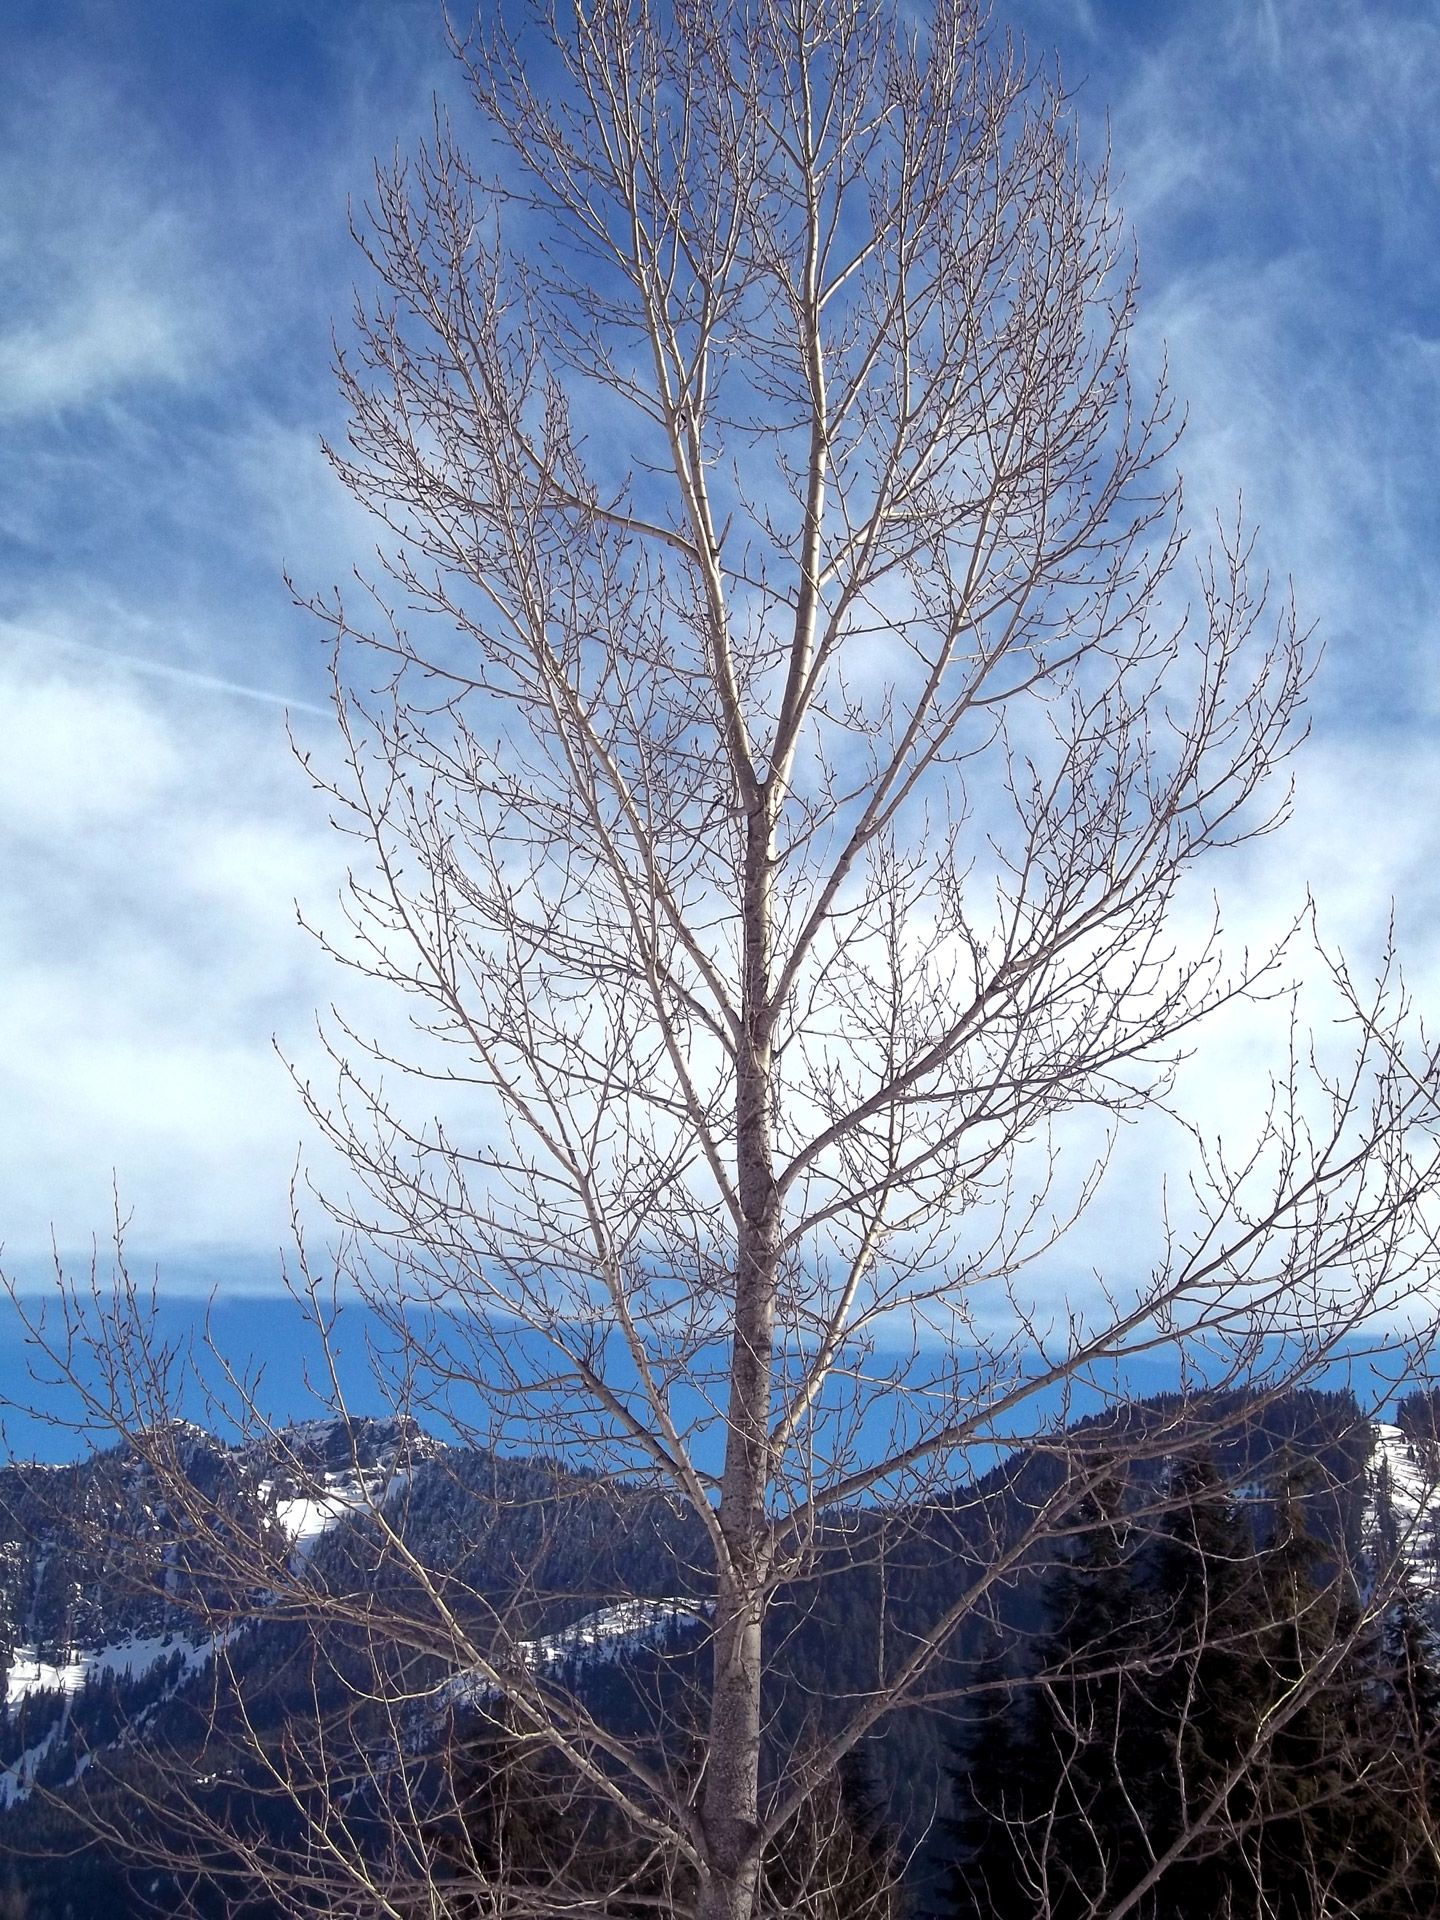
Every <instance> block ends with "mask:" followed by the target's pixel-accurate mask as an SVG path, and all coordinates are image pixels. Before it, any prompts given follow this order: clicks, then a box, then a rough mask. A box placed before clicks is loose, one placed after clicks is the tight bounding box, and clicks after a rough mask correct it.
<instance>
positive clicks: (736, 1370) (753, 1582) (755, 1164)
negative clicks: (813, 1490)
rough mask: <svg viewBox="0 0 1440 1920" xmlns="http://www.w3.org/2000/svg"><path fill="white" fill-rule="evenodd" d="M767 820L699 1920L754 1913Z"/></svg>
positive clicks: (771, 1299)
mask: <svg viewBox="0 0 1440 1920" xmlns="http://www.w3.org/2000/svg"><path fill="white" fill-rule="evenodd" d="M771 843H772V829H771V822H770V815H769V805H768V795H766V796H763V797H762V799H761V802H760V804H759V806H758V807H757V808H756V810H755V811H754V812H753V813H752V815H751V817H750V831H749V836H748V844H747V848H746V867H745V888H744V909H743V915H744V940H745V950H744V984H743V991H744V1007H745V1025H744V1043H743V1045H742V1048H741V1056H740V1063H739V1069H738V1072H737V1076H736V1113H735V1123H736V1163H737V1165H736V1171H737V1185H738V1191H739V1198H740V1209H741V1227H740V1233H739V1236H738V1242H737V1248H736V1262H735V1321H734V1338H733V1343H732V1346H731V1352H730V1406H729V1413H728V1418H727V1424H726V1438H725V1472H724V1477H723V1479H722V1482H721V1489H720V1528H721V1533H722V1535H723V1537H724V1541H725V1547H726V1557H727V1562H728V1564H726V1565H724V1566H722V1567H721V1568H720V1572H719V1579H718V1581H717V1584H716V1603H715V1642H714V1658H715V1673H714V1683H713V1688H712V1693H711V1701H710V1739H709V1751H708V1755H707V1761H706V1772H705V1793H704V1799H703V1803H702V1814H701V1824H702V1826H703V1829H704V1834H705V1845H706V1853H707V1856H708V1857H707V1861H706V1868H707V1871H706V1873H705V1876H704V1879H703V1882H702V1886H701V1893H700V1902H699V1914H700V1916H701V1920H749V1916H750V1913H751V1911H752V1909H753V1906H754V1902H755V1893H756V1888H757V1885H758V1882H759V1874H760V1824H759V1783H760V1676H761V1634H762V1628H763V1615H764V1593H765V1586H766V1580H767V1577H768V1574H769V1560H770V1547H769V1531H768V1526H767V1521H766V1492H767V1488H768V1486H769V1478H770V1434H769V1427H770V1388H771V1376H772V1370H773V1354H774V1340H775V1288H776V1275H777V1268H778V1260H779V1240H780V1196H779V1193H778V1190H777V1187H776V1183H775V1166H774V1153H773V1130H772V1117H773V1114H772V1103H773V1098H774V1087H773V1083H772V1035H773V1013H772V1009H771V1007H770V1004H769V990H770V979H769V974H770V954H769V948H770V885H771V852H772V845H771Z"/></svg>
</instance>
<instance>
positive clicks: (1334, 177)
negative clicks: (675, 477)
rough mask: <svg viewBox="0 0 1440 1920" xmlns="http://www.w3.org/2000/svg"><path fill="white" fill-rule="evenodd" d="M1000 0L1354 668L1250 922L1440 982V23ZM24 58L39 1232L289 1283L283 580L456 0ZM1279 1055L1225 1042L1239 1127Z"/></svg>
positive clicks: (166, 1268) (1231, 469) (30, 1240)
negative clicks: (1094, 169) (373, 195)
mask: <svg viewBox="0 0 1440 1920" xmlns="http://www.w3.org/2000/svg"><path fill="white" fill-rule="evenodd" d="M1000 12H1001V16H1002V17H1008V18H1009V19H1011V20H1012V21H1013V22H1014V23H1015V25H1016V26H1018V27H1020V28H1022V29H1023V30H1024V31H1025V32H1026V34H1027V36H1028V38H1029V41H1030V44H1031V47H1032V49H1035V50H1039V49H1042V48H1045V47H1052V46H1053V47H1058V49H1059V52H1060V56H1061V60H1062V65H1063V71H1064V73H1065V75H1066V77H1067V80H1068V81H1069V82H1070V84H1071V85H1072V86H1073V87H1074V88H1076V89H1077V97H1078V101H1079V110H1080V113H1081V117H1082V124H1083V126H1084V128H1085V129H1086V137H1087V139H1088V140H1090V141H1091V143H1092V144H1093V145H1096V146H1098V145H1099V143H1100V142H1101V141H1103V139H1104V137H1105V132H1106V127H1107V124H1108V128H1109V134H1110V137H1111V139H1112V141H1113V146H1114V154H1115V165H1116V169H1117V173H1118V175H1119V177H1120V183H1121V184H1120V187H1119V195H1118V197H1119V198H1120V199H1121V201H1122V202H1123V204H1124V205H1125V207H1126V208H1127V210H1128V212H1129V213H1130V215H1131V218H1132V220H1133V222H1134V225H1135V228H1136V231H1137V234H1138V239H1139V244H1140V251H1141V262H1142V281H1143V293H1142V312H1141V324H1140V331H1139V338H1138V354H1139V357H1140V359H1141V362H1142V364H1144V365H1146V366H1149V367H1153V366H1156V365H1158V364H1159V360H1160V357H1161V354H1162V352H1168V356H1169V364H1170V368H1171V375H1172V381H1173V384H1174V387H1175V390H1176V392H1177V393H1178V395H1179V396H1180V397H1181V399H1182V400H1183V401H1184V402H1185V403H1186V404H1187V405H1188V407H1189V414H1190V430H1189V434H1188V436H1187V442H1186V446H1185V450H1184V456H1183V461H1182V464H1183V466H1184V468H1185V471H1186V474H1187V479H1188V483H1189V489H1190V495H1191V498H1192V500H1193V502H1194V503H1195V506H1196V508H1197V511H1198V512H1200V513H1201V514H1202V515H1203V513H1204V512H1206V511H1208V510H1209V509H1211V508H1212V507H1216V506H1218V507H1221V508H1224V509H1227V510H1228V509H1229V508H1230V507H1231V506H1233V501H1234V498H1235V495H1236V492H1237V491H1238V490H1243V493H1244V496H1245V501H1246V505H1247V510H1248V511H1249V512H1250V513H1251V514H1252V515H1253V516H1254V517H1255V518H1256V519H1257V520H1258V521H1259V522H1260V524H1261V527H1262V539H1263V550H1264V554H1265V556H1266V558H1267V559H1268V560H1269V561H1270V563H1271V564H1272V565H1273V567H1274V568H1275V569H1276V571H1277V572H1278V573H1280V574H1281V575H1283V574H1285V573H1287V572H1288V573H1293V575H1294V578H1295V582H1296V587H1297V592H1298V595H1299V599H1300V603H1301V607H1302V609H1303V611H1304V613H1305V614H1306V615H1307V616H1309V617H1313V618H1315V619H1317V620H1318V621H1319V623H1320V627H1321V631H1322V633H1323V635H1324V638H1325V641H1326V645H1327V649H1328V651H1327V656H1326V661H1325V665H1324V668H1323V670H1322V674H1321V677H1320V679H1319V682H1318V684H1317V688H1316V694H1315V703H1314V714H1315V733H1314V738H1313V740H1312V743H1311V746H1310V748H1309V749H1308V751H1307V753H1306V756H1305V760H1304V763H1303V767H1302V771H1301V781H1300V812H1299V816H1298V818H1297V820H1296V823H1295V825H1294V827H1293V828H1292V829H1291V830H1290V831H1289V833H1288V834H1287V835H1286V836H1285V837H1284V839H1283V841H1276V842H1272V843H1268V844H1267V845H1266V846H1264V847H1262V848H1261V849H1259V850H1257V851H1256V852H1254V853H1253V854H1252V855H1250V856H1248V857H1247V859H1246V861H1245V862H1244V863H1242V864H1240V865H1238V866H1232V867H1231V868H1230V869H1229V870H1228V871H1227V872H1226V873H1225V874H1224V875H1217V876H1216V877H1217V879H1219V880H1220V882H1221V884H1222V886H1223V888H1224V891H1225V899H1226V915H1227V922H1228V924H1229V925H1230V926H1231V927H1232V928H1233V929H1234V930H1235V932H1236V937H1237V938H1239V937H1259V936H1260V935H1262V934H1263V932H1264V930H1265V928H1266V926H1267V925H1269V924H1270V923H1271V922H1272V920H1273V919H1274V917H1275V915H1276V913H1277V912H1278V911H1280V909H1281V908H1282V907H1284V906H1286V905H1293V904H1294V903H1295V902H1296V901H1297V900H1298V898H1299V897H1300V895H1301V894H1302V893H1303V888H1304V886H1305V885H1307V884H1308V885H1309V886H1311V887H1312V888H1313V890H1314V892H1315V894H1316V896H1317V899H1318V900H1319V902H1320V906H1321V911H1322V917H1323V923H1324V925H1325V928H1326V930H1327V932H1328V933H1329V934H1330V935H1331V936H1332V937H1335V938H1341V939H1344V940H1345V941H1346V942H1347V943H1349V944H1350V945H1351V946H1352V947H1354V948H1355V949H1356V950H1357V951H1359V952H1360V953H1362V954H1363V953H1364V952H1365V951H1366V950H1367V948H1369V947H1370V946H1372V945H1373V944H1374V942H1375V940H1376V938H1377V936H1378V932H1379V930H1380V928H1381V927H1382V925H1383V921H1384V918H1385V915H1386V913H1387V911H1388V907H1389V902H1390V900H1391V899H1392V897H1393V898H1394V900H1395V901H1396V903H1397V910H1398V914H1399V920H1400V926H1401V930H1402V936H1403V940H1404V945H1405V948H1406V953H1407V961H1408V964H1409V970H1410V973H1411V975H1412V978H1413V979H1414V982H1415V984H1416V987H1417V990H1418V993H1419V996H1420V999H1421V1001H1422V1004H1423V1003H1424V1002H1425V1001H1426V1000H1427V999H1428V1000H1429V1001H1430V1002H1431V1004H1433V1003H1434V999H1435V993H1434V989H1436V988H1440V967H1437V965H1436V961H1435V954H1434V947H1435V940H1434V935H1435V928H1436V922H1437V915H1440V894H1437V879H1436V873H1437V864H1436V852H1437V840H1440V834H1437V827H1436V818H1435V816H1436V807H1435V792H1436V772H1437V765H1440V757H1437V751H1436V729H1435V719H1436V713H1437V706H1440V683H1437V674H1436V650H1435V644H1434V643H1435V635H1436V621H1437V614H1436V606H1437V586H1440V542H1437V534H1440V489H1437V486H1436V482H1435V467H1436V425H1437V396H1440V245H1437V241H1440V215H1437V193H1440V17H1437V15H1436V14H1435V11H1434V9H1433V6H1431V5H1420V4H1404V3H1403V0H1368V3H1366V4H1362V3H1361V0H1273V3H1270V0H1152V3H1151V4H1118V3H1117V4H1103V3H1102V0H1026V4H1024V5H1017V6H1016V7H1013V8H1011V9H1010V10H1009V12H1008V14H1007V13H1006V10H1005V9H1004V8H1001V10H1000ZM0 67H3V71H4V72H5V75H6V85H5V105H4V109H3V117H0V286H3V292H4V299H3V301H0V429H3V434H4V447H5V457H4V460H3V463H0V836H3V840H4V857H3V860H0V894H3V899H0V982H3V991H0V1237H3V1239H4V1241H5V1243H6V1248H7V1256H6V1257H7V1260H8V1262H9V1263H10V1266H11V1268H12V1270H14V1271H17V1272H19V1273H21V1274H22V1275H38V1274H39V1273H40V1271H41V1269H42V1266H43V1260H44V1255H45V1250H46V1248H47V1247H48V1245H49V1243H50V1239H51V1234H52V1230H53V1233H54V1236H55V1238H56V1239H57V1241H58V1243H59V1244H60V1246H61V1247H62V1249H64V1250H66V1251H67V1252H75V1251H83V1250H84V1249H85V1248H86V1247H87V1246H88V1244H89V1242H90V1239H91V1236H92V1235H93V1234H99V1235H100V1236H101V1237H102V1239H103V1237H104V1236H105V1234H106V1232H107V1230H108V1227H109V1222H110V1218H111V1211H112V1197H111V1194H112V1179H113V1182H114V1187H115V1191H116V1192H117V1193H118V1195H119V1200H120V1205H121V1208H122V1210H123V1211H124V1212H126V1213H128V1214H130V1215H131V1216H132V1224H131V1227H130V1237H131V1242H132V1245H133V1246H134V1247H135V1248H136V1249H137V1251H138V1252H139V1253H140V1254H141V1255H142V1256H143V1257H145V1258H146V1259H149V1260H151V1261H153V1262H158V1264H159V1270H160V1273H161V1276H162V1279H163V1280H164V1281H165V1282H166V1283H167V1284H169V1285H171V1286H177V1287H178V1286H186V1287H203V1286H205V1285H206V1284H208V1282H210V1281H212V1280H214V1281H218V1282H220V1283H221V1284H222V1285H224V1286H226V1287H228V1288H231V1289H239V1288H241V1287H244V1286H250V1287H254V1286H259V1285H264V1284H265V1283H266V1282H267V1281H268V1280H269V1279H271V1278H272V1277H273V1275H274V1273H275V1272H276V1269H277V1265H278V1249H279V1247H280V1246H281V1244H282V1242H283V1241H284V1239H285V1236H286V1223H287V1218H288V1197H287V1194H288V1184H289V1180H290V1175H291V1170H292V1168H293V1167H294V1165H295V1163H296V1159H297V1154H300V1153H301V1152H302V1150H303V1152H304V1153H306V1154H309V1153H310V1152H311V1149H310V1148H309V1147H308V1146H307V1145H306V1144H305V1142H304V1137H303V1126H302V1117H301V1114H300V1110H299V1105H298V1102H297V1100H296V1098H295V1096H294V1093H293V1090H292V1089H291V1087H290V1084H289V1081H288V1079H287V1077H286V1073H285V1070H284V1067H283V1065H282V1064H281V1061H280V1059H279V1058H278V1057H277V1054H276V1052H275V1050H274V1047H273V1046H272V1037H273V1039H274V1040H276V1041H278V1043H279V1047H280V1049H281V1051H283V1052H284V1053H286V1054H289V1055H290V1056H292V1057H294V1058H296V1059H298V1060H299V1062H300V1063H301V1066H302V1069H303V1066H304V1064H305V1062H306V1061H307V1059H308V1058H309V1049H310V1048H311V1045H312V1042H311V1039H310V1034H311V1030H312V1018H313V1010H314V1008H315V1007H316V1005H317V1004H323V1003H324V1002H326V1001H327V1000H328V999H329V998H330V997H331V996H332V994H334V993H335V992H336V991H337V982H336V981H335V980H334V979H333V978H331V977H330V975H329V973H328V971H327V969H326V967H325V965H324V963H323V962H322V961H321V959H320V958H319V956H318V955H317V954H316V953H315V952H314V950H313V949H312V948H311V946H310V945H309V944H308V943H307V941H306V940H305V938H304V936H303V935H301V934H300V933H299V932H298V931H297V930H296V928H295V925H294V907H293V903H294V901H295V899H296V898H297V897H299V898H300V899H302V900H304V901H305V902H306V903H307V905H309V906H310V907H311V908H312V909H317V910H320V911H323V908H324V904H325V902H326V901H327V900H328V899H329V898H331V897H332V896H333V893H334V890H335V887H336V884H337V881H338V877H339V873H340V865H341V862H340V854H339V850H338V849H337V847H336V846H335V844H334V842H333V840H332V837H331V835H330V834H329V832H328V830H327V828H326V825H325V821H324V817H323V813H322V812H321V811H320V810H319V809H318V807H317V805H316V803H315V802H314V800H313V798H312V797H311V796H310V795H309V794H308V792H307V790H306V788H305V786H304V783H303V782H302V781H301V779H300V778H299V776H298V774H297V773H296V770H295V768H294V767H293V765H292V763H291V761H290V758H289V755H288V750H287V746H286V741H285V735H284V730H283V707H284V706H285V705H286V704H287V703H288V704H289V705H290V708H291V713H292V720H293V723H294V724H295V726H296V727H297V729H298V730H299V731H300V732H301V733H302V734H307V733H308V732H309V731H310V730H314V731H315V733H316V735H317V736H323V732H324V727H325V721H324V718H323V715H322V714H321V713H319V712H317V711H315V710H314V709H316V708H317V707H318V705H319V703H320V702H321V701H322V700H323V674H322V667H323V656H322V653H321V650H320V647H319V644H318V641H317V636H316V634H315V633H314V632H312V631H311V630H310V627H309V624H308V623H307V621H306V619H305V618H304V617H303V616H302V615H299V614H297V613H296V612H295V611H294V610H293V609H292V608H291V605H290V601H289V596H288V594H287V591H286V589H285V587H284V584H283V581H282V577H281V576H282V570H283V569H284V568H287V567H288V568H289V569H290V571H291V572H292V574H293V575H294V577H295V578H296V579H297V581H298V582H299V583H300V584H302V585H304V586H309V587H312V588H325V587H328V586H329V585H330V584H331V582H333V581H335V580H338V579H341V578H343V577H344V575H345V573H346V572H347V571H348V569H349V567H350V566H351V565H352V563H354V562H355V561H357V560H359V561H361V562H363V560H364V557H365V555H366V552H367V551H368V549H369V547H370V545H371V544H372V541H373V536H372V535H371V533H370V532H369V530H368V529H367V528H366V526H365V524H364V522H363V520H362V519H361V517H360V516H359V515H358V514H357V512H356V511H355V509H354V508H353V507H351V506H350V505H349V504H348V503H347V501H346V500H345V499H344V498H343V496H342V495H341V494H340V492H339V490H338V488H337V487H336V486H335V484H334V483H333V481H332V480H331V479H330V477H329V476H328V473H327V471H326V469H325V467H324V465H323V462H322V460H321V458H320V454H319V450H318V440H319V436H320V435H321V433H322V432H329V433H334V432H335V431H336V430H337V427H338V424H339V423H338V415H337V407H336V402H335V398H334V394H333V385H332V380H331V376H330V371H329V360H330V327H331V323H332V319H334V320H337V321H338V322H339V323H340V324H341V325H342V327H343V323H344V317H345V310H346V306H347V301H348V297H349V286H350V282H351V278H352V275H353V274H354V273H355V271H356V270H357V267H358V262H357V260H356V259H355V258H354V256H353V249H352V248H351V245H350V242H349V240H348V237H347V234H346V202H347V196H350V195H355V196H357V197H363V195H364V194H365V192H366V188H367V178H368V172H369V168H370V164H371V161H372V157H373V156H374V155H375V154H377V153H381V154H384V153H388V152H389V151H390V150H391V149H392V148H393V147H394V145H395V144H396V142H397V141H398V142H399V143H400V144H401V145H402V146H404V145H406V144H407V143H409V142H410V141H411V140H412V139H413V138H414V137H415V136H416V135H417V133H418V132H419V131H420V130H421V129H422V128H423V125H424V122H425V118H426V116H427V114H428V112H429V102H430V97H431V93H432V89H434V88H435V87H437V86H438V87H440V88H442V89H444V90H447V91H448V92H450V93H451V94H454V93H455V91H456V90H455V87H454V82H453V78H452V76H451V73H450V67H449V61H448V56H447V55H446V52H445V49H444V44H443V38H442V34H441V30H440V18H439V13H438V10H437V8H436V7H435V6H433V5H432V4H430V0H358V3H357V0H235V3H233V4H222V0H92V3H90V4H84V3H83V0H34V3H33V4H31V3H29V0H9V4H8V5H7V6H6V7H5V8H4V9H0ZM1256 1044H1257V1036H1256V1033H1255V1031H1254V1029H1253V1028H1244V1027H1243V1026H1242V1027H1241V1028H1239V1029H1237V1030H1236V1031H1235V1032H1234V1033H1233V1034H1232V1035H1231V1036H1230V1038H1229V1039H1228V1040H1227V1041H1224V1042H1223V1043H1219V1044H1217V1046H1216V1047H1215V1048H1214V1049H1212V1050H1211V1051H1210V1053H1209V1054H1208V1056H1207V1060H1206V1063H1205V1069H1206V1070H1205V1075H1204V1076H1202V1078H1201V1079H1199V1080H1198V1081H1197V1082H1196V1085H1195V1088H1194V1093H1195V1097H1196V1100H1197V1103H1198V1106H1199V1108H1200V1109H1201V1110H1202V1111H1204V1112H1213V1113H1214V1114H1216V1116H1217V1117H1223V1115H1224V1112H1225V1109H1226V1105H1227V1102H1228V1101H1231V1100H1233V1098H1234V1094H1233V1084H1234V1082H1233V1076H1232V1069H1233V1068H1235V1067H1236V1065H1237V1062H1240V1061H1242V1059H1248V1058H1249V1056H1250V1055H1251V1054H1252V1053H1253V1052H1254V1050H1255V1047H1256ZM1135 1165H1136V1166H1138V1167H1140V1168H1141V1170H1142V1172H1143V1158H1142V1160H1141V1161H1140V1162H1136V1163H1135ZM1132 1177H1140V1175H1138V1174H1135V1173H1134V1169H1133V1168H1132Z"/></svg>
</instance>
